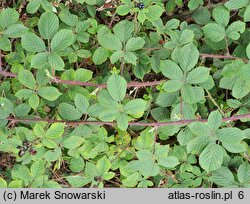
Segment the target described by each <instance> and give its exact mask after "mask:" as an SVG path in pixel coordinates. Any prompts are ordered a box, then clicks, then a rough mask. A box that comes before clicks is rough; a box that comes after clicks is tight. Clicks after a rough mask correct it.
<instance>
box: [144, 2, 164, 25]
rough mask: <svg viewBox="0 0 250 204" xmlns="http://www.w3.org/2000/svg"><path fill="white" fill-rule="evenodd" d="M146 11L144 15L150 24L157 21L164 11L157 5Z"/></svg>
mask: <svg viewBox="0 0 250 204" xmlns="http://www.w3.org/2000/svg"><path fill="white" fill-rule="evenodd" d="M147 9H148V13H146V16H147V18H148V20H149V21H151V22H152V21H156V20H158V19H159V18H160V17H161V15H162V13H163V11H164V10H163V9H162V7H161V6H159V5H153V6H150V7H148V8H147Z"/></svg>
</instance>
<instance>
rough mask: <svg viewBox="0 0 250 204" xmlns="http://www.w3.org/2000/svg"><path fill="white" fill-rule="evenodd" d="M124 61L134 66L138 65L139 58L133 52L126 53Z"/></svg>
mask: <svg viewBox="0 0 250 204" xmlns="http://www.w3.org/2000/svg"><path fill="white" fill-rule="evenodd" d="M123 57H124V60H125V62H127V63H131V64H133V65H136V64H137V57H136V55H135V54H134V53H133V52H124V56H123Z"/></svg>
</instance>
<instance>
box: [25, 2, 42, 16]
mask: <svg viewBox="0 0 250 204" xmlns="http://www.w3.org/2000/svg"><path fill="white" fill-rule="evenodd" d="M41 1H42V0H32V1H30V2H29V3H28V5H27V7H26V11H27V12H28V13H31V14H33V13H35V12H37V10H38V9H39V7H40V3H41Z"/></svg>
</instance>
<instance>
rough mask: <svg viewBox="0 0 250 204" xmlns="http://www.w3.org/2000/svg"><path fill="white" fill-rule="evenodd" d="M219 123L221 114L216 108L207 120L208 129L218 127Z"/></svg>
mask: <svg viewBox="0 0 250 204" xmlns="http://www.w3.org/2000/svg"><path fill="white" fill-rule="evenodd" d="M221 123H222V116H221V114H220V112H219V111H218V110H217V111H213V112H212V113H210V115H209V117H208V120H207V125H208V126H209V127H210V129H212V130H217V129H219V127H220V126H221Z"/></svg>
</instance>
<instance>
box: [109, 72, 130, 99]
mask: <svg viewBox="0 0 250 204" xmlns="http://www.w3.org/2000/svg"><path fill="white" fill-rule="evenodd" d="M107 88H108V92H109V94H110V95H111V97H112V98H113V99H114V100H116V101H122V100H123V99H124V97H125V94H126V90H127V82H126V80H125V79H124V78H123V77H121V76H119V75H117V74H113V75H112V76H110V77H109V79H108V81H107Z"/></svg>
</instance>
